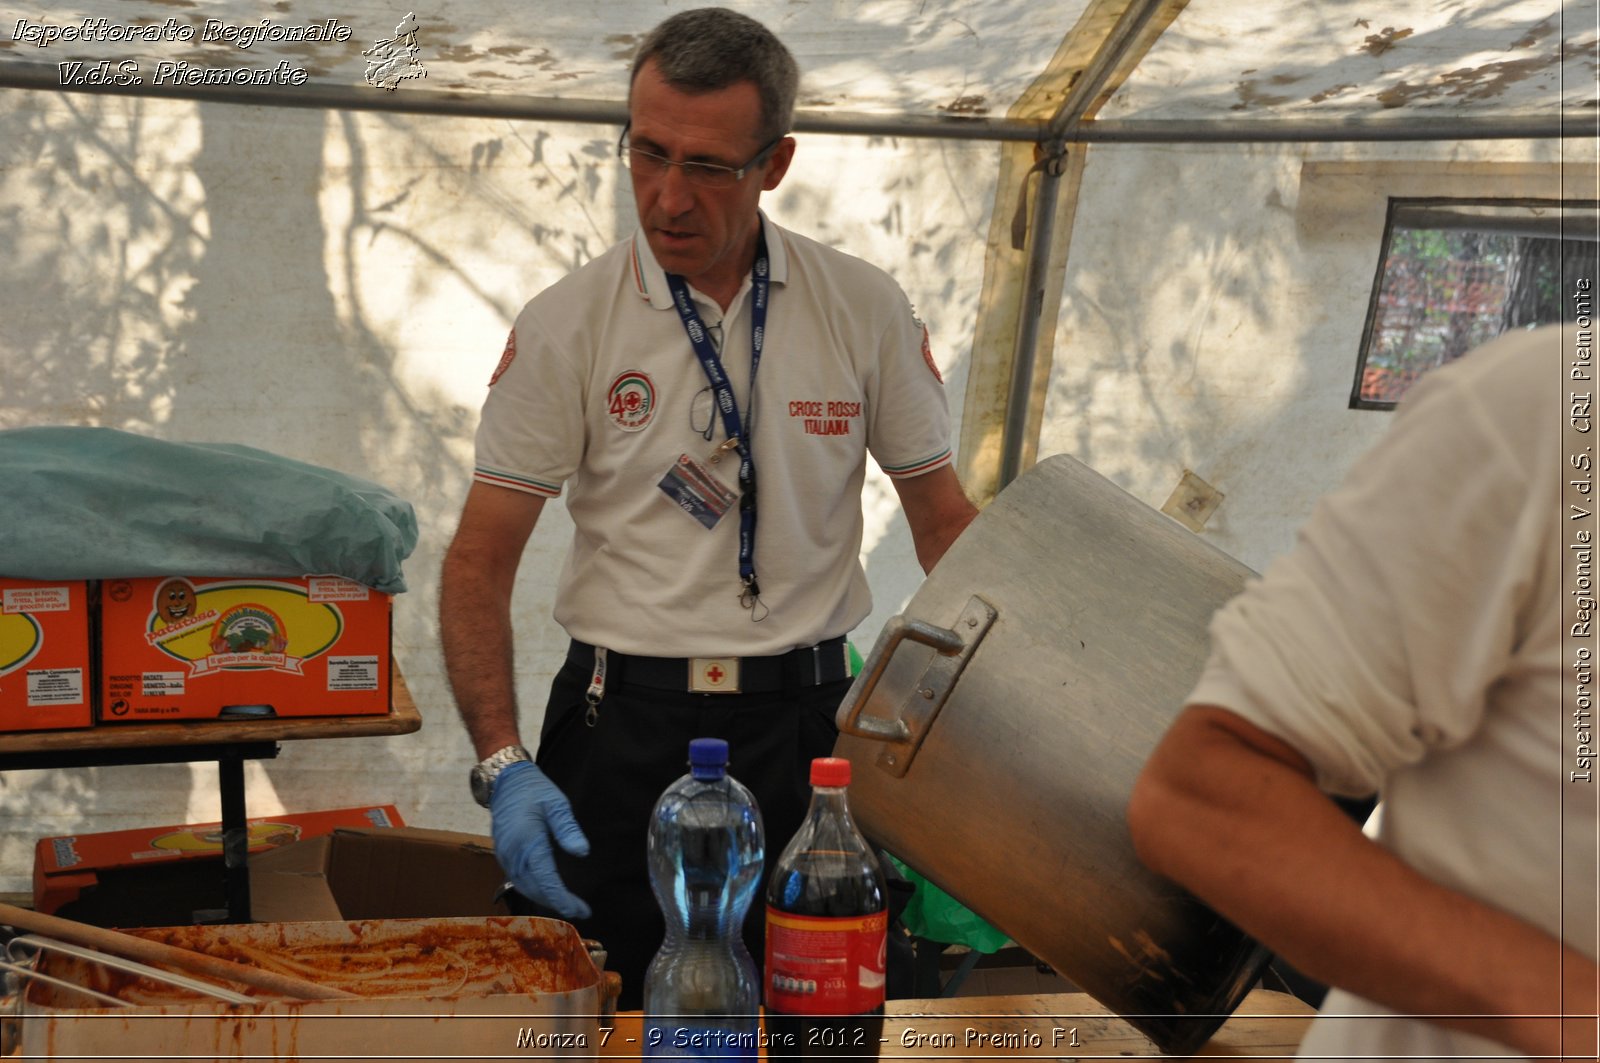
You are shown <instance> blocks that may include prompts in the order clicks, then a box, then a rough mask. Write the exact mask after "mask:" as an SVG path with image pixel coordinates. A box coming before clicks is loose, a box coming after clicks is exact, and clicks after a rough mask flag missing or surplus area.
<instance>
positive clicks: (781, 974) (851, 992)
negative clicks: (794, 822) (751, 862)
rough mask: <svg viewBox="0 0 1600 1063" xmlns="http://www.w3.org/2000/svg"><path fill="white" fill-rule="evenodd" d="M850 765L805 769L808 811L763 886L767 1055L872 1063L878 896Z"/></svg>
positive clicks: (879, 961) (884, 899)
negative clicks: (850, 789) (854, 810)
mask: <svg viewBox="0 0 1600 1063" xmlns="http://www.w3.org/2000/svg"><path fill="white" fill-rule="evenodd" d="M849 784H850V762H849V761H848V760H843V759H841V758H837V757H819V758H817V759H816V760H813V761H812V762H811V787H812V790H811V807H810V810H809V811H807V813H806V819H805V822H804V823H803V824H802V825H801V827H800V830H799V831H798V832H796V834H795V836H794V838H793V839H792V840H791V841H790V842H789V844H788V846H787V847H785V848H784V850H783V855H782V856H780V857H779V858H778V862H777V865H776V866H775V867H774V868H773V870H772V875H771V877H770V878H769V880H768V882H767V943H766V965H765V966H766V972H765V976H764V990H765V995H766V1015H767V1025H766V1036H767V1055H768V1056H769V1057H771V1058H784V1057H786V1058H808V1057H854V1058H868V1059H871V1058H876V1056H877V1054H878V1048H879V1045H880V1044H881V1038H882V1035H883V1001H884V982H885V966H886V960H887V955H886V950H887V945H888V930H889V912H888V892H887V890H886V888H885V882H884V875H883V867H882V866H881V865H880V864H879V863H878V859H877V857H876V856H875V855H873V852H872V848H871V847H870V846H869V845H868V844H867V840H866V839H865V838H864V837H862V836H861V831H860V830H859V829H857V827H856V824H855V820H854V819H852V818H851V816H850V806H849V804H848V802H847V800H846V797H845V788H846V787H847V786H848V785H849Z"/></svg>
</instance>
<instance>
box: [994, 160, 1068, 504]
mask: <svg viewBox="0 0 1600 1063" xmlns="http://www.w3.org/2000/svg"><path fill="white" fill-rule="evenodd" d="M1046 150H1047V151H1048V152H1049V154H1048V155H1046V156H1045V159H1044V161H1043V163H1042V165H1041V166H1040V167H1039V188H1038V191H1037V193H1036V194H1035V196H1034V208H1033V222H1032V225H1031V226H1030V229H1029V233H1028V258H1027V262H1026V264H1025V265H1024V267H1023V273H1022V301H1021V304H1020V305H1019V306H1018V307H1017V335H1016V340H1015V342H1014V346H1013V347H1012V352H1011V386H1010V388H1009V390H1008V392H1007V395H1006V416H1005V427H1004V429H1003V431H1002V433H1001V436H1000V476H999V487H1000V488H1001V489H1003V488H1004V487H1005V486H1006V484H1008V483H1010V482H1011V481H1012V480H1015V479H1016V478H1017V477H1018V476H1019V475H1020V474H1021V473H1022V452H1023V450H1024V448H1025V443H1026V437H1027V431H1028V408H1029V406H1030V404H1031V399H1032V394H1033V373H1034V365H1035V362H1036V361H1037V358H1038V351H1037V347H1038V345H1039V315H1040V314H1042V313H1043V312H1044V289H1045V280H1046V276H1047V274H1048V272H1049V268H1050V248H1051V245H1052V242H1053V233H1054V232H1055V224H1056V200H1057V199H1058V198H1059V196H1060V191H1061V174H1062V172H1063V171H1064V170H1065V168H1066V146H1065V145H1064V144H1062V143H1061V142H1060V141H1056V142H1055V143H1053V144H1051V145H1049V146H1048V148H1047V149H1046Z"/></svg>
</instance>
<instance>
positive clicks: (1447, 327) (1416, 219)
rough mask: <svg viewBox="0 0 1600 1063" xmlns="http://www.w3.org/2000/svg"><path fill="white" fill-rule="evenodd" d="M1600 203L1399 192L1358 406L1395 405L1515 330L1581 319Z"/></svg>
mask: <svg viewBox="0 0 1600 1063" xmlns="http://www.w3.org/2000/svg"><path fill="white" fill-rule="evenodd" d="M1597 236H1600V204H1597V203H1596V202H1594V201H1581V202H1577V201H1575V202H1560V201H1555V200H1540V201H1530V200H1519V201H1516V202H1508V201H1505V200H1499V201H1493V200H1463V199H1452V200H1417V199H1412V200H1405V199H1392V200H1390V201H1389V222H1388V225H1387V227H1386V229H1385V232H1384V239H1383V256H1382V258H1381V260H1380V262H1379V265H1378V278H1377V283H1376V284H1375V285H1374V286H1373V291H1372V303H1371V306H1370V308H1369V309H1368V311H1367V327H1366V332H1365V333H1364V335H1363V336H1362V340H1361V357H1360V359H1359V361H1358V364H1357V366H1356V379H1355V386H1354V388H1353V389H1352V391H1351V397H1350V405H1351V407H1352V408H1356V409H1392V408H1393V407H1394V405H1395V403H1396V402H1398V401H1399V399H1400V396H1401V395H1403V394H1404V393H1405V390H1406V388H1408V387H1410V386H1411V385H1412V384H1413V383H1414V382H1415V381H1416V380H1417V378H1419V377H1420V376H1422V374H1423V373H1426V372H1427V371H1428V370H1429V369H1432V368H1434V367H1435V366H1439V365H1443V364H1444V363H1446V362H1449V361H1453V360H1454V359H1456V358H1459V357H1461V355H1463V354H1465V353H1466V352H1467V351H1469V350H1471V349H1472V348H1474V347H1476V346H1478V345H1479V344H1481V343H1485V342H1487V341H1488V340H1491V339H1493V338H1494V337H1496V336H1498V335H1500V333H1502V332H1505V331H1506V330H1507V329H1513V328H1521V327H1524V326H1528V325H1535V324H1538V325H1543V324H1547V323H1550V322H1555V321H1562V320H1570V319H1571V318H1572V314H1573V311H1572V296H1573V294H1574V293H1575V292H1576V291H1578V279H1579V278H1580V277H1585V278H1588V282H1589V284H1590V285H1591V286H1593V285H1594V283H1595V259H1596V254H1597V250H1600V244H1597V242H1596V240H1597Z"/></svg>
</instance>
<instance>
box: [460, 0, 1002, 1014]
mask: <svg viewBox="0 0 1600 1063" xmlns="http://www.w3.org/2000/svg"><path fill="white" fill-rule="evenodd" d="M797 85H798V72H797V70H796V68H795V64H794V60H793V58H792V57H791V56H790V54H789V52H788V51H787V49H785V48H784V47H783V45H782V44H781V43H780V42H778V41H777V39H776V38H774V37H773V36H772V34H771V33H770V32H768V31H767V30H766V29H765V28H764V27H762V26H761V25H760V24H759V23H756V22H754V21H752V20H751V19H749V18H746V17H745V16H742V15H737V14H735V13H733V12H730V11H726V10H723V9H718V8H707V9H699V10H695V11H686V12H682V13H680V14H678V15H675V16H673V17H672V18H669V19H668V20H666V21H665V22H663V23H662V24H661V25H660V26H658V27H657V28H656V29H655V30H654V31H652V33H651V34H650V35H649V36H648V37H647V38H646V40H645V42H644V43H643V44H642V45H641V47H640V49H639V52H638V55H637V57H636V58H635V61H634V67H633V74H632V82H631V87H630V93H629V116H630V122H629V126H628V128H627V129H626V130H625V131H624V133H623V137H622V140H621V142H620V143H619V153H620V154H621V156H622V159H623V161H624V163H625V164H626V165H627V166H628V167H629V169H630V171H631V178H632V183H633V189H634V196H635V200H636V202H637V206H638V212H639V219H640V226H639V229H638V231H637V232H636V233H635V234H634V235H633V237H632V238H631V239H629V240H626V241H624V242H623V243H621V244H619V245H617V246H616V247H614V248H612V249H611V250H610V251H608V252H606V253H605V254H603V255H601V256H600V257H599V258H597V259H596V260H594V261H593V262H591V263H589V264H588V265H586V266H584V267H583V268H581V269H579V270H577V271H576V272H575V273H573V274H571V275H570V276H568V277H567V278H565V279H563V280H562V281H560V282H558V283H557V284H555V285H553V286H552V287H550V288H549V289H547V290H546V291H545V292H543V293H542V294H541V295H539V296H537V297H536V298H535V299H534V300H533V301H532V302H530V303H529V304H528V305H527V307H525V308H524V309H523V311H522V313H521V314H520V315H519V316H518V318H517V321H516V324H515V327H514V328H513V330H512V333H511V337H510V339H509V340H508V341H507V344H506V350H505V354H504V357H503V358H502V359H501V363H500V365H499V367H498V369H497V370H496V371H495V374H494V378H493V380H492V381H491V387H490V392H489V397H488V399H487V401H486V402H485V404H484V408H483V418H482V423H481V425H480V427H479V431H478V439H477V462H476V471H475V475H474V483H473V486H472V489H471V492H470V494H469V495H468V498H467V503H466V507H465V509H464V511H463V513H462V518H461V525H460V528H459V530H458V531H457V533H456V537H455V540H454V541H453V543H452V544H451V547H450V550H449V552H448V554H447V556H446V559H445V565H444V584H443V594H442V602H441V621H440V626H441V633H442V638H443V642H444V650H445V658H446V664H447V667H448V670H449V674H450V681H451V685H452V687H453V689H454V691H455V696H456V701H457V705H458V707H459V708H460V711H461V715H462V719H463V720H464V722H465V723H466V725H467V729H468V731H469V733H470V735H471V737H472V741H473V745H474V747H475V748H476V750H477V755H478V756H479V757H480V758H483V759H482V761H481V763H480V764H479V765H478V767H476V768H475V769H474V770H473V790H474V794H475V796H476V797H477V798H478V799H479V800H480V802H482V803H484V804H486V805H488V806H489V807H490V809H491V818H492V824H493V830H494V836H495V846H496V851H497V854H498V856H499V859H500V862H501V864H502V866H503V867H504V868H505V870H506V872H507V874H508V876H509V877H510V879H511V881H512V883H513V884H514V885H515V886H516V888H517V891H518V892H519V893H520V894H522V895H523V896H525V897H526V898H528V899H529V900H531V901H532V902H534V903H535V904H536V905H538V906H541V907H544V908H548V909H550V910H552V911H554V912H556V913H558V914H559V915H560V916H562V917H563V918H567V919H571V920H572V921H574V922H575V923H576V925H577V926H578V927H579V929H580V930H581V931H582V932H583V933H584V934H585V935H586V936H592V937H595V938H598V939H599V940H600V941H601V942H602V943H603V944H604V945H605V946H606V948H607V950H608V952H609V961H608V962H609V964H610V966H611V967H612V968H613V969H615V970H618V971H620V972H621V973H622V976H623V983H624V988H623V996H622V999H621V1001H620V1002H619V1004H620V1006H621V1007H623V1008H630V1007H637V1006H638V1002H639V990H640V985H641V983H642V980H643V972H644V968H645V966H646V965H647V964H648V962H649V959H650V957H651V956H652V955H653V954H654V952H655V950H656V949H657V948H658V947H659V946H660V944H661V940H662V932H663V931H662V921H661V917H660V913H659V911H658V910H657V908H656V905H655V902H654V900H653V898H652V895H651V893H650V888H649V880H648V877H647V872H646V865H645V832H646V825H647V822H648V819H649V812H650V809H651V806H652V804H653V803H654V801H655V798H656V797H657V796H659V794H660V792H661V790H663V789H664V788H665V787H666V786H667V785H668V784H669V783H670V782H671V781H672V780H673V779H675V778H677V777H678V776H679V775H681V774H683V772H684V770H685V762H686V751H687V744H688V741H689V739H691V738H694V737H698V736H702V735H706V736H714V737H722V738H726V739H727V740H728V742H729V745H730V753H731V764H730V772H731V774H733V775H734V776H735V777H737V778H738V779H740V780H741V781H742V782H744V783H745V784H746V785H748V786H750V787H751V788H752V789H753V790H754V791H755V794H756V797H757V799H758V801H759V802H760V806H761V811H762V815H763V818H764V820H765V823H766V826H767V847H768V854H769V863H770V862H771V860H772V859H773V858H775V857H776V855H777V853H778V852H779V851H780V850H781V848H782V847H783V845H784V844H785V843H786V842H787V841H788V839H789V837H790V835H791V834H792V833H793V831H794V830H795V829H796V828H797V827H798V825H799V823H800V820H801V818H802V817H803V815H804V812H805V808H806V804H807V801H808V798H809V787H808V784H807V769H808V767H809V763H810V760H811V758H813V757H816V756H823V755H826V754H827V753H829V752H830V751H831V750H832V748H833V742H834V738H835V736H836V732H835V729H834V725H833V714H834V711H835V709H836V708H837V706H838V703H839V701H840V699H841V698H842V697H843V695H844V693H845V691H846V690H847V689H848V687H849V683H850V668H849V657H848V654H849V649H848V646H847V644H846V641H845V637H846V635H847V633H848V632H849V631H850V630H851V629H852V628H853V627H854V626H855V625H856V624H858V623H860V622H861V620H862V619H864V618H865V617H866V615H867V614H868V612H869V611H870V596H869V593H868V588H867V584H866V578H865V574H864V573H863V571H862V569H861V565H860V562H859V554H860V547H861V537H862V514H861V487H862V482H863V478H864V476H865V462H866V456H867V454H868V453H869V452H870V453H871V454H872V456H873V458H874V459H875V460H876V461H877V462H878V464H879V465H880V466H881V467H882V468H883V469H884V471H885V472H887V473H888V474H889V476H890V477H891V480H892V482H893V483H894V485H895V487H896V489H897V492H898V494H899V496H900V501H901V504H902V507H903V509H904V511H905V513H906V517H907V519H908V521H909V523H910V526H911V531H912V535H913V539H914V542H915V545H916V550H917V557H918V559H919V561H920V562H921V563H922V565H923V567H924V568H925V569H927V568H931V567H932V566H933V564H934V563H935V562H936V561H937V560H938V559H939V557H940V556H941V555H942V554H943V553H944V551H945V549H946V547H948V546H949V544H950V543H951V542H952V541H953V540H954V539H955V537H956V536H957V535H959V534H960V532H961V530H962V529H963V528H964V527H965V526H966V525H967V523H968V522H969V521H970V520H971V519H972V518H973V516H975V510H974V509H973V507H972V505H971V503H970V502H968V501H967V498H966V496H965V494H964V493H963V492H962V490H961V487H960V484H959V483H958V482H957V480H956V477H955V473H954V471H953V469H952V467H951V464H950V458H951V455H950V442H949V436H950V426H949V412H948V407H947V404H946V401H945V396H944V390H943V383H942V381H941V380H940V379H939V375H938V371H937V369H936V368H935V367H934V364H933V360H932V357H931V355H930V354H929V351H928V341H927V334H926V330H925V329H924V328H923V326H922V323H921V322H920V321H918V320H917V319H916V317H915V316H914V314H913V313H912V309H911V307H910V305H909V303H908V302H907V300H906V297H905V295H904V293H903V292H901V290H900V289H899V287H898V286H897V285H896V284H895V283H894V281H893V280H891V279H890V278H889V277H888V276H887V275H885V274H884V273H883V272H881V271H880V270H878V269H876V268H875V267H872V266H869V265H867V264H866V263H864V262H861V261H859V260H857V259H854V258H851V257H849V256H847V255H844V254H842V253H840V252H838V251H834V250H832V249H829V248H827V247H824V246H822V245H820V244H817V243H815V242H813V241H811V240H808V239H806V238H804V237H801V236H798V235H796V234H794V233H790V232H787V231H786V230H783V229H780V228H779V227H778V226H776V225H774V224H773V223H772V222H771V221H770V220H769V219H767V218H765V217H764V215H762V214H761V213H760V211H759V206H758V204H759V199H760V195H761V193H762V192H764V191H771V190H772V189H774V188H776V187H777V186H778V184H779V182H780V181H781V180H782V179H783V176H784V174H785V172H786V171H787V169H788V167H789V163H790V160H791V159H792V157H793V155H794V149H795V142H794V140H793V139H792V138H791V137H789V136H788V135H787V134H788V130H789V128H790V123H791V120H792V116H793V108H794V98H795V92H796V89H797ZM563 488H565V490H566V492H567V509H568V512H569V513H570V514H571V516H572V519H573V523H574V525H575V526H576V528H575V533H574V537H573V543H572V548H571V551H570V553H569V554H568V556H567V560H566V564H565V567H564V568H563V570H562V573H561V578H560V583H559V587H558V591H557V599H556V604H555V617H556V619H557V621H558V622H560V624H561V625H562V627H563V628H565V629H566V631H567V633H568V634H569V635H570V636H571V637H572V643H571V646H570V647H569V650H568V660H567V663H566V665H565V667H563V669H562V670H561V672H560V673H559V674H558V675H557V677H556V680H555V682H554V683H553V684H552V688H551V692H550V698H549V702H548V704H547V706H546V710H545V717H544V722H543V726H542V728H541V733H540V742H539V748H538V753H537V756H536V758H533V759H536V761H537V765H535V764H534V763H531V762H530V756H529V754H528V753H527V751H526V750H525V749H524V748H523V746H522V741H521V737H520V731H519V729H518V725H517V710H516V699H515V693H514V690H513V683H512V632H511V623H510V610H509V603H510V598H511V590H512V583H513V579H514V576H515V573H516V570H517V566H518V562H519V560H520V557H521V553H522V549H523V546H524V544H525V543H526V541H527V538H528V536H529V534H530V533H531V532H532V530H533V527H534V524H535V522H536V521H537V519H538V516H539V512H540V509H541V507H542V506H543V504H544V501H545V500H546V499H547V498H553V497H555V496H557V495H558V494H559V493H560V492H561V491H562V490H563ZM552 838H553V839H554V841H555V845H554V846H552V844H551V839H552ZM591 909H592V910H591ZM760 927H761V920H760V918H759V917H756V918H753V919H750V920H747V924H746V935H747V938H748V939H749V942H750V944H751V946H752V948H751V951H752V955H753V956H754V957H755V958H756V959H757V961H758V962H759V959H760V956H761V951H760V947H759V940H760Z"/></svg>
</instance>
